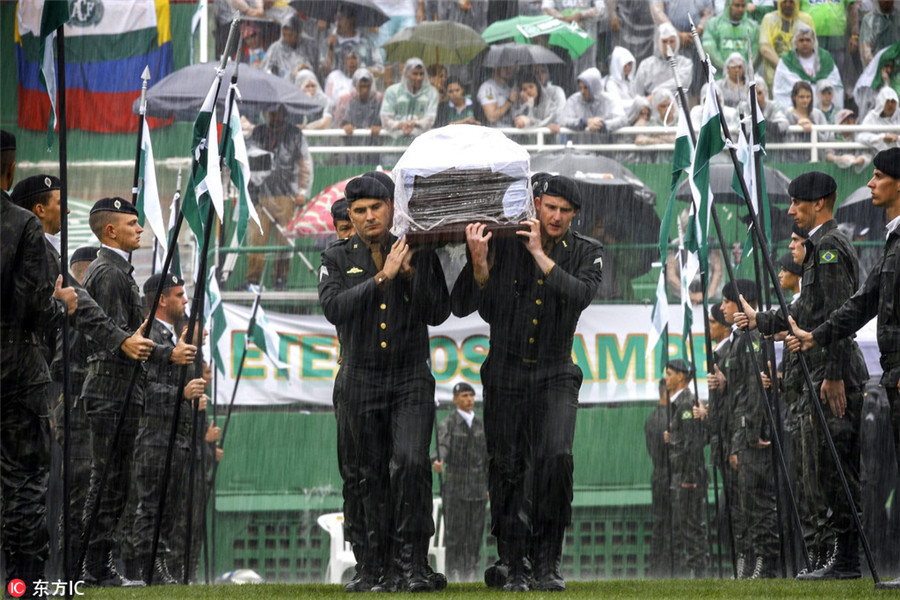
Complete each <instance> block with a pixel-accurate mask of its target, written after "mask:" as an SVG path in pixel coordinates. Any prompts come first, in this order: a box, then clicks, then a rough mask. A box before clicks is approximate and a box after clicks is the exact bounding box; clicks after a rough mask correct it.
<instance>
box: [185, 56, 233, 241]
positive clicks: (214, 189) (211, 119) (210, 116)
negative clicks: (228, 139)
mask: <svg viewBox="0 0 900 600" xmlns="http://www.w3.org/2000/svg"><path fill="white" fill-rule="evenodd" d="M220 76H221V74H219V75H217V78H216V79H214V80H213V82H212V85H211V86H210V88H209V92H208V93H207V95H206V99H205V100H204V101H203V105H202V106H201V107H200V113H199V114H198V115H197V120H196V121H194V135H193V140H192V142H191V158H192V161H193V162H192V165H191V177H190V179H189V180H188V185H187V189H185V194H184V206H183V207H182V211H183V212H184V218H185V220H186V221H187V222H188V226H189V227H190V228H191V231H193V232H194V236H195V237H196V238H197V244H198V246H199V245H200V244H202V243H203V229H204V227H205V224H206V219H207V217H208V216H209V208H210V204H212V205H213V207H214V209H215V211H216V214H217V215H219V218H220V219H221V218H222V212H223V204H224V198H223V197H224V193H223V191H222V173H221V171H220V169H219V144H218V130H217V128H216V94H217V92H218V89H219V87H218V84H219V81H218V77H220Z"/></svg>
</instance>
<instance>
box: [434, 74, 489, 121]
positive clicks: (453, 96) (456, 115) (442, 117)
mask: <svg viewBox="0 0 900 600" xmlns="http://www.w3.org/2000/svg"><path fill="white" fill-rule="evenodd" d="M482 123H484V111H482V110H481V105H480V104H478V101H477V100H473V99H472V98H471V97H470V96H469V95H468V94H466V88H465V85H464V84H463V82H462V81H460V79H459V77H451V78H450V79H448V80H447V101H446V102H441V103H440V104H439V105H438V109H437V117H435V120H434V126H435V127H443V126H444V125H457V124H466V125H481V124H482Z"/></svg>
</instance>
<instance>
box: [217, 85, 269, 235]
mask: <svg viewBox="0 0 900 600" xmlns="http://www.w3.org/2000/svg"><path fill="white" fill-rule="evenodd" d="M236 89H237V86H236V85H235V84H232V85H231V87H230V88H229V90H228V96H229V98H230V101H231V117H230V118H229V126H228V139H227V140H226V141H225V148H224V154H225V164H226V165H227V166H228V168H229V169H230V170H231V182H232V183H233V184H234V187H236V188H237V190H238V202H237V207H236V208H237V210H236V212H237V243H238V245H240V244H242V243H243V241H244V236H245V235H246V234H247V227H248V225H249V223H250V220H251V219H252V220H253V222H254V223H256V226H257V227H258V228H259V232H260V234H261V233H262V225H261V224H260V222H259V215H258V214H257V212H256V207H255V206H253V202H252V201H251V200H250V191H249V189H248V187H247V184H248V183H250V160H249V159H248V158H247V146H246V144H244V134H243V132H242V131H241V113H240V111H239V110H238V103H237V94H236V93H235V91H236Z"/></svg>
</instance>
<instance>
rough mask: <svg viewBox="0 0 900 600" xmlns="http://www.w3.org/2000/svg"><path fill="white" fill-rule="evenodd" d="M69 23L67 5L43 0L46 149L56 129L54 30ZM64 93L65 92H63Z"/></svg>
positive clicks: (42, 31) (42, 61)
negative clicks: (47, 115)
mask: <svg viewBox="0 0 900 600" xmlns="http://www.w3.org/2000/svg"><path fill="white" fill-rule="evenodd" d="M68 22H69V3H68V2H63V1H61V0H45V2H44V6H43V8H42V10H41V45H40V55H41V83H43V84H44V89H46V90H47V95H48V96H50V119H49V120H48V122H47V148H48V149H49V148H51V147H52V146H53V131H54V130H55V129H56V123H57V120H58V119H57V116H56V93H57V89H56V59H55V57H54V54H53V46H54V45H55V42H56V30H57V29H59V28H60V27H62V26H63V25H65V24H66V23H68ZM63 93H65V90H63Z"/></svg>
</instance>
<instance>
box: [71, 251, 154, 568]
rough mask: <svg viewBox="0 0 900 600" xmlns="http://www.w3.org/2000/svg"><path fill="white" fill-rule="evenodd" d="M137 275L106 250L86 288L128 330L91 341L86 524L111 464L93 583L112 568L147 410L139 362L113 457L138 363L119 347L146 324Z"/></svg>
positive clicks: (90, 561)
mask: <svg viewBox="0 0 900 600" xmlns="http://www.w3.org/2000/svg"><path fill="white" fill-rule="evenodd" d="M133 271H134V268H133V267H132V266H131V265H130V264H129V263H128V261H127V260H126V259H125V258H124V257H123V256H121V255H120V254H119V253H117V251H115V250H113V249H111V248H109V247H106V246H104V247H102V248H101V249H100V252H99V254H98V256H97V259H96V260H95V261H94V262H92V263H91V265H90V266H89V267H88V270H87V273H86V274H85V279H84V288H85V289H86V290H87V291H88V293H89V294H90V295H91V297H92V298H94V300H95V301H96V302H97V304H98V305H99V306H100V307H101V308H102V309H103V310H104V312H106V314H107V315H108V316H109V318H110V319H111V320H112V321H113V322H114V323H115V324H116V325H117V326H118V327H119V329H121V330H122V331H123V333H121V334H117V335H113V336H111V337H109V338H107V339H101V340H93V339H92V340H91V344H90V346H91V351H92V354H91V355H90V357H89V358H88V374H87V377H86V379H85V382H84V387H83V391H82V398H83V400H84V403H85V410H86V412H87V414H88V418H89V419H90V425H91V446H92V454H93V464H92V468H91V485H90V489H89V491H88V497H87V502H86V503H85V506H84V515H85V525H87V519H88V518H90V515H91V513H92V512H93V510H94V506H95V504H96V503H97V492H98V487H99V485H100V478H101V476H102V474H103V470H104V467H106V463H107V460H110V461H111V462H110V463H109V466H108V469H109V470H108V478H107V482H106V487H105V488H104V493H103V497H102V498H101V499H100V506H99V509H98V513H97V522H96V526H95V528H94V531H93V532H92V535H91V540H90V545H89V547H88V554H87V560H86V562H85V571H86V572H87V573H86V579H88V580H90V579H92V578H93V575H94V574H95V572H97V573H98V574H103V573H105V572H106V571H107V569H108V567H107V565H108V559H109V554H110V553H111V552H112V549H113V547H114V537H115V530H116V524H117V521H118V519H119V517H120V516H121V514H122V511H123V510H124V508H125V503H126V500H127V496H128V490H129V487H130V482H131V469H132V463H133V455H134V441H135V438H136V436H137V430H138V418H139V417H140V414H141V407H142V406H143V377H144V372H145V369H146V367H145V365H143V364H139V366H138V368H139V369H141V371H142V372H141V373H140V374H139V377H138V383H137V385H136V386H135V387H134V390H133V393H132V396H131V400H130V404H129V405H128V406H127V407H125V412H124V418H125V422H124V425H123V428H122V432H121V435H120V438H119V445H118V448H117V449H116V450H115V452H112V453H111V447H110V446H111V444H112V439H113V435H114V433H115V430H116V423H117V421H118V418H119V414H120V413H121V412H122V403H123V402H125V400H126V399H125V395H126V394H127V392H128V385H129V382H130V380H131V377H132V373H133V372H134V369H135V366H136V363H135V361H133V360H132V359H130V358H128V357H127V356H126V355H125V354H124V353H123V352H122V351H121V350H120V349H119V347H120V346H121V345H122V342H123V341H124V340H125V337H124V336H126V335H130V333H133V332H134V331H136V330H137V328H138V327H140V326H141V323H142V322H143V316H142V312H143V300H142V299H141V293H140V290H139V289H138V286H137V283H136V282H135V281H134V278H133V277H132V272H133Z"/></svg>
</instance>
